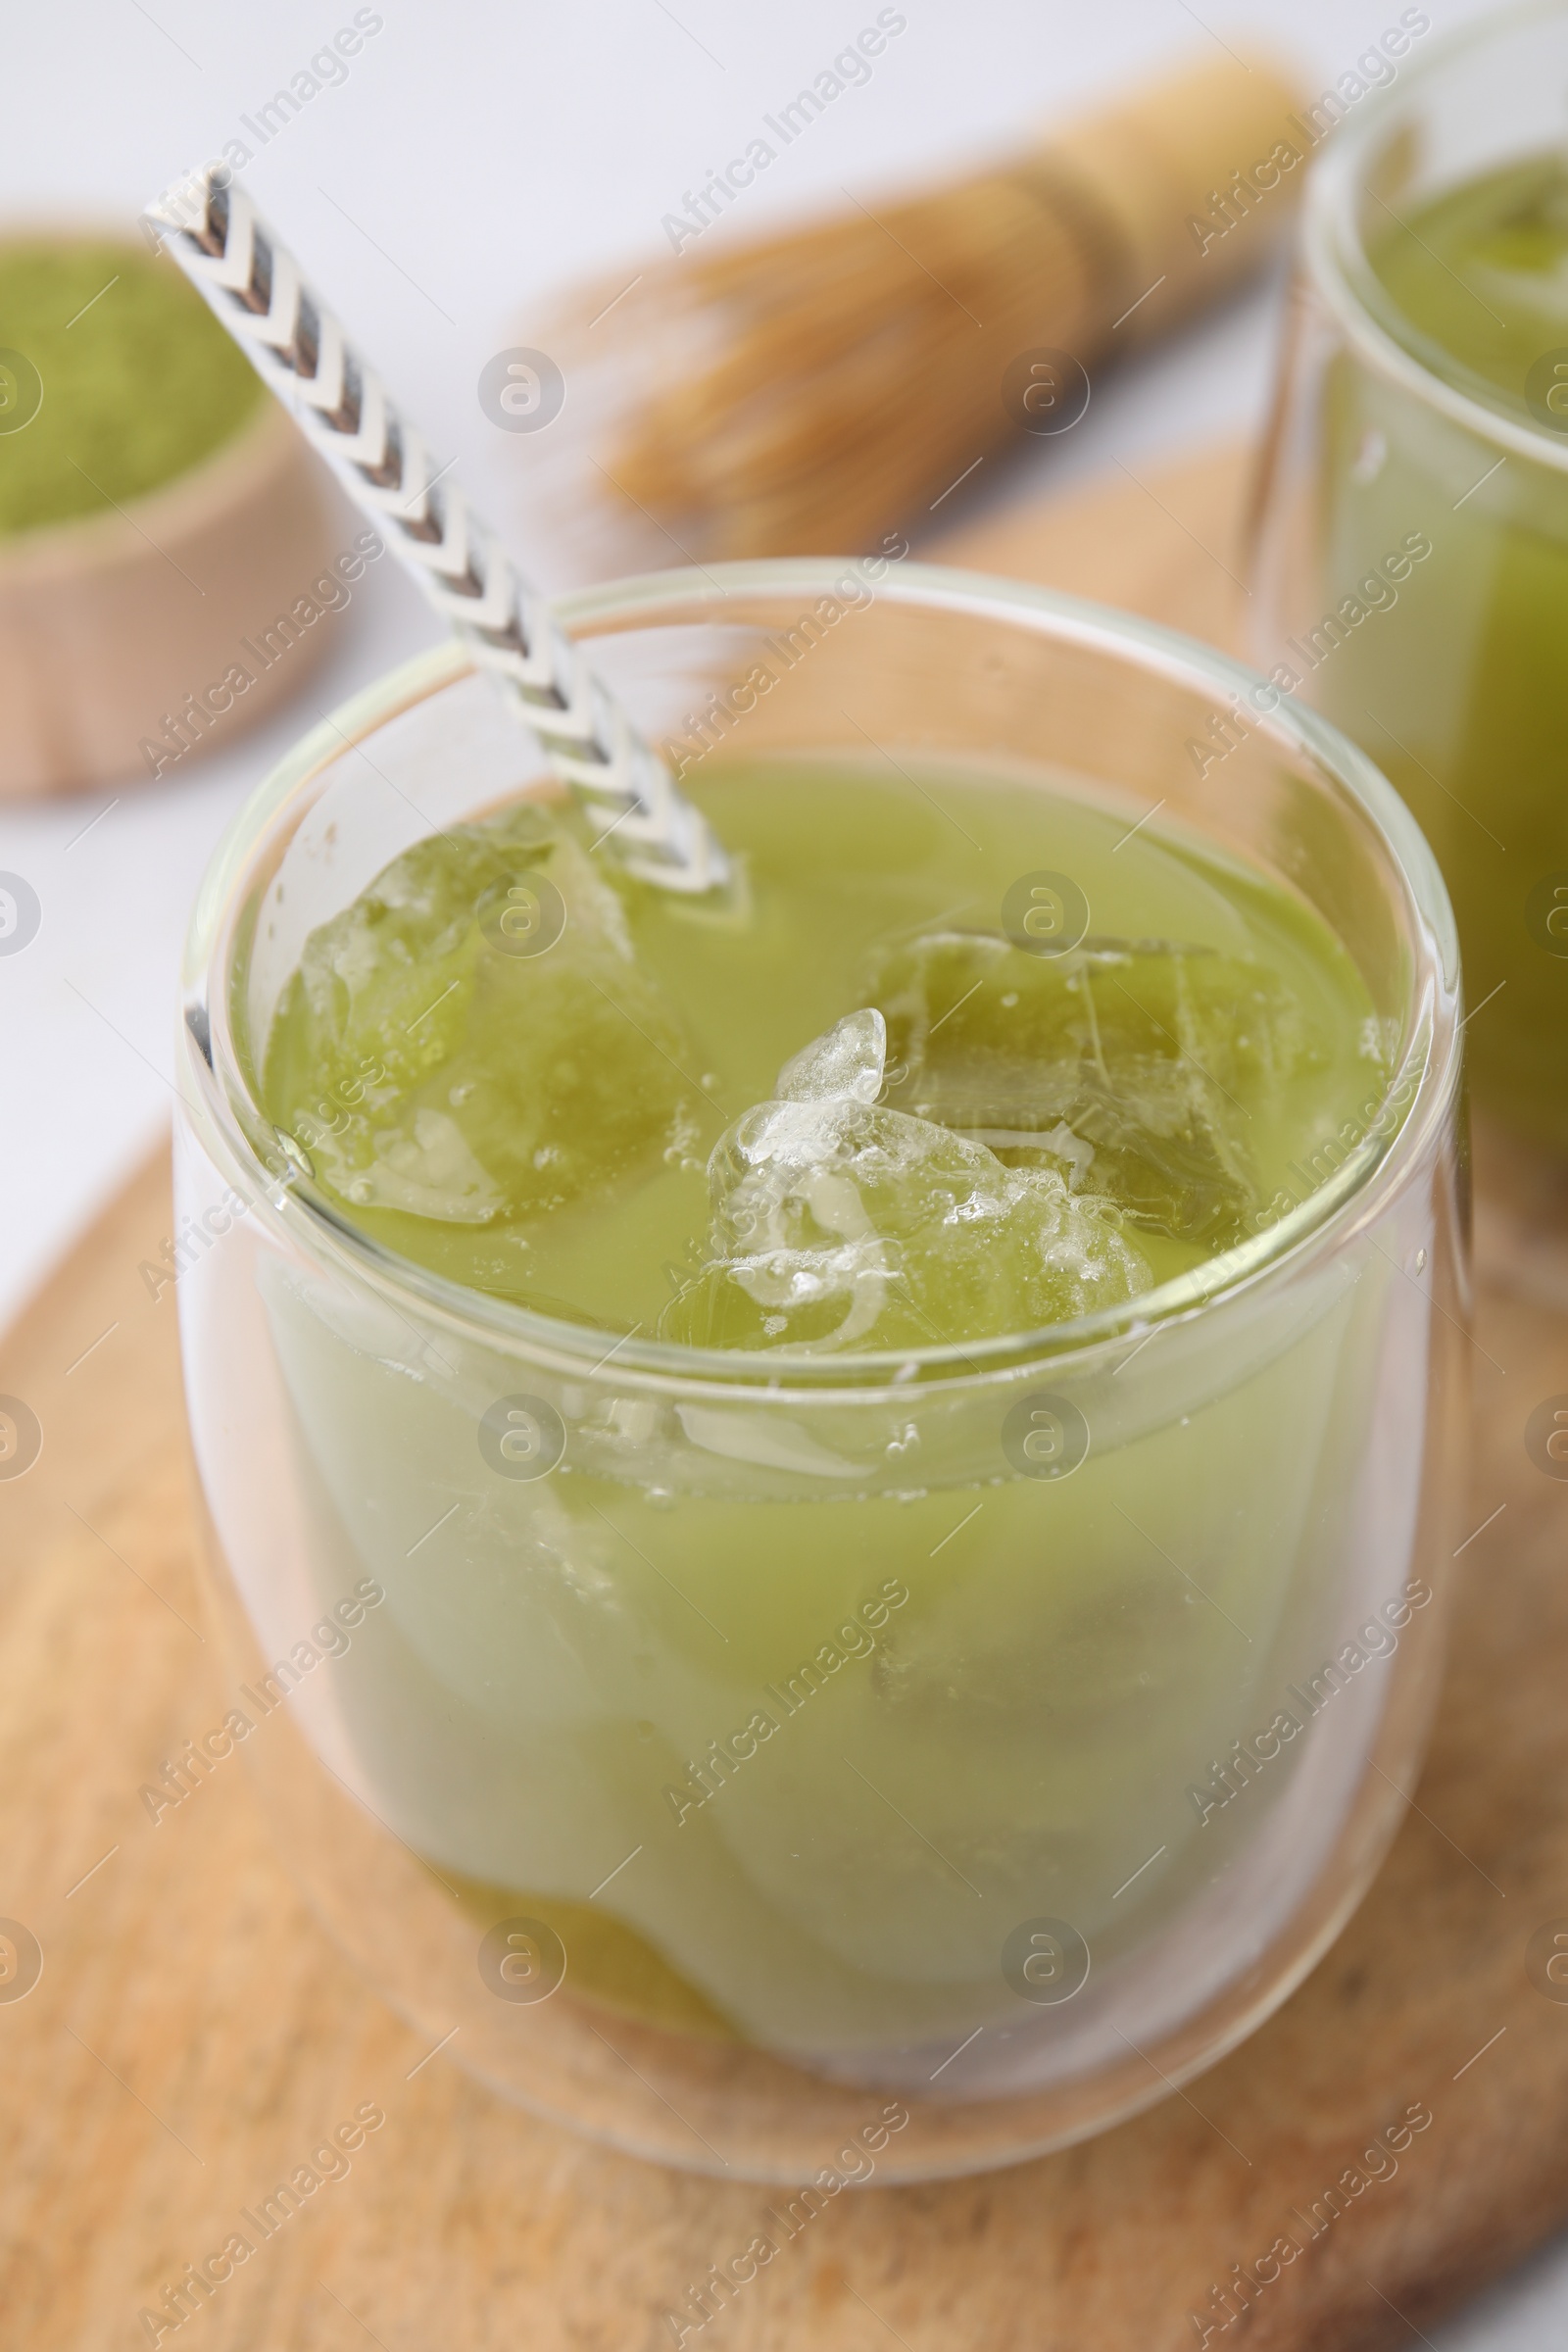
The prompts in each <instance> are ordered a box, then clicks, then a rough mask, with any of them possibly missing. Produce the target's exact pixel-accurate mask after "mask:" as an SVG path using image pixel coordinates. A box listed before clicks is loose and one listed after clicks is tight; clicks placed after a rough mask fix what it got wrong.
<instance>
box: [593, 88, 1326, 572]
mask: <svg viewBox="0 0 1568 2352" xmlns="http://www.w3.org/2000/svg"><path fill="white" fill-rule="evenodd" d="M1298 103H1299V101H1298V99H1297V98H1296V97H1295V95H1294V94H1293V93H1292V91H1291V89H1290V88H1289V86H1288V85H1287V84H1286V83H1285V82H1284V81H1283V80H1281V79H1280V77H1279V76H1278V74H1277V73H1275V72H1274V71H1273V70H1272V69H1271V68H1270V67H1269V66H1267V65H1265V64H1264V63H1262V62H1261V61H1259V60H1256V59H1254V60H1253V61H1252V62H1251V63H1250V64H1246V63H1243V62H1242V61H1241V60H1239V59H1238V60H1234V61H1233V60H1231V59H1228V58H1227V59H1225V60H1223V61H1221V62H1220V63H1219V64H1218V65H1216V66H1213V67H1209V66H1206V65H1205V66H1202V67H1200V68H1197V69H1191V70H1188V71H1186V72H1182V73H1173V74H1169V75H1166V76H1165V77H1164V78H1163V79H1161V80H1159V81H1156V82H1153V83H1152V84H1150V85H1149V86H1147V87H1145V88H1142V89H1140V90H1138V91H1137V92H1135V93H1134V94H1133V95H1132V96H1131V97H1130V98H1127V99H1125V100H1123V101H1122V102H1120V103H1119V104H1117V105H1115V106H1112V107H1110V108H1107V109H1104V110H1103V111H1101V112H1099V113H1097V114H1095V115H1093V116H1091V117H1089V118H1087V119H1085V120H1084V121H1082V122H1079V123H1074V124H1072V125H1070V126H1069V127H1068V128H1066V129H1065V130H1062V131H1059V132H1057V133H1056V134H1055V135H1054V137H1052V139H1051V140H1050V141H1049V142H1048V143H1047V144H1045V145H1043V146H1041V147H1040V148H1039V149H1038V151H1036V152H1034V153H1025V154H1021V155H1018V156H1015V157H1013V158H1011V159H1009V160H1008V161H1007V162H1006V163H1005V164H1001V165H999V166H998V167H997V168H996V169H995V170H993V171H990V172H984V173H983V174H981V175H980V176H978V177H975V178H970V179H965V180H956V181H953V182H950V183H949V184H947V185H945V186H942V187H938V188H935V189H933V190H932V191H931V192H929V193H926V194H921V195H916V196H911V197H907V198H906V199H905V200H904V201H902V202H898V203H888V204H878V205H876V206H875V207H874V208H873V209H872V210H866V209H864V208H855V209H851V210H849V211H847V212H845V213H844V214H842V215H841V216H839V217H836V218H834V219H831V220H827V221H821V222H819V223H818V224H816V225H814V226H808V227H806V228H804V229H802V230H800V231H797V232H794V233H786V234H784V235H779V236H773V237H767V238H763V239H760V240H757V241H752V242H747V243H744V244H742V243H736V242H735V241H734V240H733V237H731V236H730V235H729V232H728V227H727V224H726V225H725V226H722V227H720V228H718V229H717V230H716V231H715V236H714V242H713V245H712V246H711V248H710V247H709V246H708V245H707V244H704V245H702V246H701V247H697V246H692V247H688V248H687V249H686V250H684V251H683V252H682V253H681V254H680V255H679V257H678V258H675V259H671V260H669V261H662V262H660V263H658V264H655V265H654V266H653V267H651V268H649V269H648V270H645V272H644V273H643V276H642V278H641V279H640V280H639V281H637V282H636V283H635V284H634V287H633V289H632V290H631V292H630V293H629V294H628V295H627V296H626V298H625V300H624V301H621V302H617V303H615V305H614V306H613V309H612V311H611V313H610V315H609V316H608V317H606V318H604V319H603V322H602V323H597V324H595V323H592V320H593V315H594V314H595V313H596V312H600V311H602V309H603V305H604V303H605V301H606V299H607V296H608V293H609V281H607V282H606V284H605V285H604V286H600V287H596V288H594V289H592V290H591V292H590V293H589V294H587V295H585V296H583V297H582V298H580V300H579V301H578V302H577V303H575V304H574V305H573V308H572V311H571V313H570V314H569V315H568V317H567V319H565V320H564V324H565V326H566V328H567V348H568V350H569V352H570V354H571V356H572V357H573V359H577V360H580V361H581V362H582V363H583V364H585V366H586V368H587V371H588V375H589V377H590V378H591V379H592V378H598V379H599V382H600V385H601V387H603V386H604V384H605V382H606V380H607V377H608V380H609V381H611V382H612V383H614V384H616V385H618V386H621V387H634V388H635V405H633V406H631V407H630V408H628V407H627V406H626V404H625V394H624V391H618V392H611V393H610V394H609V395H608V405H607V395H606V393H605V391H604V390H603V388H601V390H600V392H599V393H598V395H597V397H590V398H588V399H586V400H585V401H584V403H583V404H582V405H583V408H584V409H586V410H587V412H588V413H589V415H590V417H592V418H593V422H592V423H591V424H590V426H589V428H588V429H589V430H590V432H591V433H593V434H594V436H595V439H596V441H597V447H596V449H595V451H594V456H595V461H596V466H597V470H598V472H599V473H600V474H602V475H607V476H608V477H609V481H610V482H611V483H613V485H614V488H615V489H616V490H618V491H619V492H621V493H622V494H623V496H624V498H625V499H627V500H630V501H632V502H634V504H635V505H636V506H637V507H640V508H641V509H643V510H644V512H645V513H646V514H647V515H651V516H652V517H653V518H654V519H655V520H656V521H657V522H658V523H660V524H661V525H662V526H665V528H666V529H667V530H668V532H669V533H670V534H671V535H672V536H673V537H675V538H676V539H677V541H678V542H679V544H680V546H681V547H682V548H683V549H685V550H687V551H688V552H690V553H692V554H695V555H703V556H707V557H725V556H728V557H751V556H763V555H791V554H808V553H820V552H824V551H828V550H838V549H843V548H851V547H858V546H863V545H865V544H867V543H868V542H869V541H870V540H871V538H872V537H873V536H874V535H875V534H876V533H877V532H878V531H880V530H883V529H885V528H887V527H888V526H889V525H891V524H894V523H898V522H903V521H907V520H908V519H909V518H910V517H911V516H914V515H919V514H921V513H923V512H924V510H925V509H926V507H927V506H928V505H929V503H930V502H931V501H932V500H933V499H934V498H937V497H939V496H940V494H941V493H942V492H943V491H944V490H946V489H947V488H948V487H949V486H950V485H951V484H953V482H954V481H955V478H956V476H958V475H959V474H961V472H962V471H963V469H964V468H965V467H966V466H973V465H974V464H975V463H976V461H977V460H979V459H981V458H983V457H985V456H986V455H987V454H989V453H990V452H991V451H992V450H993V449H994V448H996V447H997V446H998V445H999V444H1001V443H1004V442H1006V441H1008V440H1016V439H1017V437H1018V434H1019V420H1018V419H1017V418H1016V417H1009V414H1008V412H1007V409H1006V407H1005V405H1004V398H1003V383H1002V379H1003V375H1004V371H1005V368H1006V367H1007V365H1008V363H1009V362H1010V361H1013V360H1015V359H1016V358H1018V357H1019V355H1021V354H1024V353H1026V352H1028V351H1029V350H1030V349H1031V348H1034V349H1040V348H1042V347H1047V348H1055V349H1058V350H1062V351H1065V352H1067V353H1069V354H1071V355H1072V357H1073V358H1075V359H1076V360H1077V361H1079V362H1080V364H1082V365H1083V366H1085V367H1086V368H1087V367H1088V366H1090V365H1092V364H1093V363H1095V362H1096V361H1097V360H1098V359H1100V358H1102V357H1105V356H1108V355H1110V354H1111V353H1112V352H1114V351H1116V350H1119V349H1121V348H1122V347H1124V346H1127V345H1130V344H1132V343H1134V342H1145V341H1148V340H1149V339H1150V338H1151V337H1152V336H1153V335H1156V334H1159V333H1161V332H1163V331H1164V330H1165V329H1166V328H1168V327H1169V326H1170V325H1171V324H1172V323H1173V322H1174V321H1175V320H1176V319H1179V318H1180V317H1182V316H1183V315H1184V314H1186V313H1188V312H1191V311H1193V310H1196V309H1198V308H1199V307H1200V306H1201V304H1203V303H1206V302H1209V301H1212V300H1214V299H1215V298H1216V297H1218V296H1219V295H1221V294H1222V293H1224V292H1226V291H1228V290H1229V289H1230V288H1231V287H1232V286H1233V285H1234V284H1235V283H1236V281H1237V280H1238V278H1239V277H1241V276H1242V275H1243V274H1245V273H1246V272H1247V271H1248V270H1250V269H1251V268H1253V267H1254V266H1255V265H1256V264H1257V263H1258V262H1259V261H1260V260H1261V259H1262V257H1263V255H1264V254H1265V252H1266V251H1267V250H1268V249H1269V247H1270V246H1271V245H1272V243H1273V242H1274V238H1275V235H1276V234H1277V232H1278V230H1279V229H1280V228H1281V227H1283V226H1284V224H1285V222H1286V220H1287V216H1288V213H1289V210H1290V207H1291V203H1292V200H1293V196H1294V192H1295V188H1296V185H1297V183H1298V180H1299V176H1300V174H1299V172H1298V171H1297V169H1296V166H1297V164H1298V163H1299V160H1300V155H1301V152H1302V150H1303V149H1304V147H1305V144H1306V141H1305V136H1304V134H1303V133H1301V132H1300V130H1299V127H1298V129H1297V135H1296V137H1295V138H1294V139H1293V138H1292V137H1291V135H1290V131H1289V129H1288V128H1287V117H1288V115H1289V113H1290V110H1291V109H1292V107H1293V106H1294V105H1296V104H1298ZM612 338H613V347H612ZM601 359H602V360H604V361H605V362H606V363H607V368H605V369H601V368H598V367H597V366H596V361H598V360H601ZM650 377H651V378H652V382H651V385H650ZM589 478H590V479H592V478H593V475H592V473H590V477H589ZM607 495H608V493H607Z"/></svg>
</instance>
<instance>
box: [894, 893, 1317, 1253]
mask: <svg viewBox="0 0 1568 2352" xmlns="http://www.w3.org/2000/svg"><path fill="white" fill-rule="evenodd" d="M870 993H871V994H872V995H873V996H874V998H875V1002H876V1004H877V1005H878V1006H879V1007H880V1008H881V1010H882V1012H883V1013H884V1014H885V1016H886V1019H887V1024H888V1037H889V1058H890V1061H891V1064H892V1076H891V1078H890V1081H889V1085H888V1089H887V1097H886V1099H887V1101H888V1103H890V1104H892V1105H894V1106H896V1107H898V1108H900V1109H904V1110H907V1111H911V1112H913V1113H915V1114H916V1115H918V1116H919V1117H921V1118H926V1119H934V1120H938V1121H940V1122H941V1124H942V1125H943V1126H946V1127H950V1128H953V1129H954V1130H955V1131H956V1132H957V1133H958V1134H961V1135H964V1136H967V1137H968V1138H969V1139H970V1140H971V1141H973V1142H976V1143H981V1144H984V1145H986V1146H988V1147H989V1148H990V1149H991V1150H992V1151H994V1152H999V1153H1001V1154H1004V1155H1005V1157H1006V1159H1007V1160H1008V1162H1009V1164H1011V1165H1020V1164H1023V1165H1030V1164H1033V1165H1058V1166H1059V1167H1060V1168H1061V1170H1062V1172H1063V1174H1064V1175H1065V1176H1066V1178H1067V1180H1068V1183H1069V1186H1070V1187H1071V1188H1072V1189H1073V1190H1074V1191H1077V1190H1079V1189H1081V1188H1084V1187H1088V1188H1091V1189H1092V1190H1094V1191H1095V1192H1097V1193H1101V1194H1103V1195H1105V1196H1107V1197H1108V1198H1109V1199H1110V1200H1112V1201H1116V1202H1118V1203H1119V1204H1120V1206H1121V1207H1122V1208H1123V1209H1124V1210H1125V1211H1126V1213H1127V1215H1128V1216H1129V1217H1131V1218H1132V1219H1133V1220H1134V1221H1135V1222H1136V1223H1138V1224H1141V1225H1144V1226H1147V1227H1149V1228H1150V1229H1152V1230H1153V1231H1155V1232H1159V1233H1165V1234H1169V1235H1172V1236H1174V1237H1175V1238H1177V1239H1179V1240H1184V1241H1189V1242H1202V1243H1206V1244H1207V1245H1208V1246H1209V1247H1210V1248H1216V1247H1217V1248H1224V1247H1227V1246H1229V1245H1230V1244H1232V1243H1234V1242H1237V1241H1240V1240H1241V1239H1242V1237H1243V1235H1244V1233H1246V1232H1247V1231H1248V1230H1249V1229H1250V1227H1249V1217H1250V1212H1251V1211H1252V1210H1254V1209H1255V1208H1256V1206H1257V1205H1258V1200H1257V1185H1256V1179H1255V1175H1254V1168H1253V1156H1252V1148H1251V1143H1250V1130H1251V1129H1252V1128H1253V1127H1254V1125H1255V1124H1256V1123H1257V1122H1258V1121H1259V1120H1260V1119H1263V1118H1267V1117H1272V1116H1273V1114H1274V1112H1275V1110H1276V1108H1277V1106H1278V1103H1279V1100H1280V1096H1281V1093H1282V1090H1283V1088H1284V1087H1285V1086H1286V1085H1287V1084H1288V1083H1289V1082H1290V1080H1291V1078H1292V1076H1293V1075H1294V1074H1295V1073H1296V1072H1297V1071H1298V1070H1299V1069H1300V1068H1302V1067H1304V1066H1305V1065H1306V1064H1307V1063H1308V1062H1309V1061H1310V1060H1311V1059H1312V1058H1313V1054H1314V1049H1313V1046H1312V1043H1311V1040H1310V1039H1309V1038H1308V1036H1307V1034H1306V1032H1305V1028H1304V1025H1303V1023H1302V1021H1301V1018H1300V1016H1299V1012H1298V1010H1297V1007H1296V1005H1295V1004H1294V1002H1293V1000H1292V999H1291V997H1290V996H1289V994H1288V993H1287V991H1286V990H1285V988H1284V987H1283V986H1282V984H1281V983H1280V981H1279V980H1277V979H1276V978H1275V976H1274V974H1273V973H1272V972H1270V971H1269V970H1268V969H1267V968H1266V967H1265V966H1264V965H1262V964H1259V963H1254V962H1251V961H1249V960H1248V959H1247V958H1245V957H1242V956H1230V955H1225V954H1222V953H1220V952H1219V951H1218V950H1216V949H1211V948H1202V947H1189V946H1181V945H1178V944H1174V943H1171V942H1168V941H1162V940H1155V941H1114V940H1090V941H1088V942H1086V943H1085V944H1084V945H1083V946H1082V947H1081V948H1078V949H1076V950H1074V951H1073V952H1072V953H1070V954H1068V955H1065V956H1056V957H1052V958H1049V959H1048V958H1045V957H1041V956H1028V955H1025V954H1023V953H1021V952H1020V951H1019V950H1018V949H1016V948H1014V947H1013V946H1012V945H1011V944H1010V942H1008V941H1007V940H1005V939H1002V938H998V937H994V936H992V935H990V934H987V933H974V932H958V931H945V932H931V933H928V934H926V935H925V936H923V937H921V938H919V939H916V940H913V941H911V942H909V943H907V944H904V945H901V946H900V947H898V948H896V949H894V950H892V951H891V952H889V953H888V954H886V955H884V956H883V957H882V958H881V959H880V961H879V963H878V965H877V968H876V969H875V971H874V972H873V974H872V976H871V990H870Z"/></svg>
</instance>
